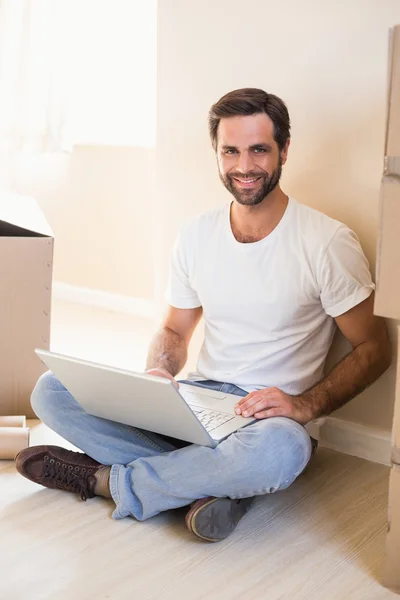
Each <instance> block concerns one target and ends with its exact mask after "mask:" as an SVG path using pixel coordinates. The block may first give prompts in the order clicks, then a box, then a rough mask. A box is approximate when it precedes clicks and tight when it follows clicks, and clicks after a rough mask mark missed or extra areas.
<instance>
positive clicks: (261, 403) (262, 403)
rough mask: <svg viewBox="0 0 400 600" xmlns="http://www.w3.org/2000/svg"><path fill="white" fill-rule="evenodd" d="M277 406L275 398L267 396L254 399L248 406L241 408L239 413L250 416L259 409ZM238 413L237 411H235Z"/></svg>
mask: <svg viewBox="0 0 400 600" xmlns="http://www.w3.org/2000/svg"><path fill="white" fill-rule="evenodd" d="M276 406H277V402H276V400H272V399H268V398H258V399H254V400H253V403H252V404H250V405H249V406H247V407H245V408H244V409H241V412H240V414H241V415H242V416H243V417H251V416H253V415H254V413H256V412H259V411H261V410H265V409H268V408H273V407H276ZM237 414H238V413H237Z"/></svg>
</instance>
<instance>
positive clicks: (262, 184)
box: [218, 157, 282, 206]
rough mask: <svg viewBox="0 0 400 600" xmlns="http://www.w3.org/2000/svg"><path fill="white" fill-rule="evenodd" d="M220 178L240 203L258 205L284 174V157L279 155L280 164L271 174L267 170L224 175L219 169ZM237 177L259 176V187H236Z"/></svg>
mask: <svg viewBox="0 0 400 600" xmlns="http://www.w3.org/2000/svg"><path fill="white" fill-rule="evenodd" d="M218 173H219V178H220V180H221V181H222V183H223V184H224V186H225V187H226V189H227V190H228V192H230V193H231V194H232V196H233V197H234V198H235V200H236V201H237V202H239V204H242V205H243V206H256V205H257V204H260V202H262V201H263V200H264V198H266V197H267V196H268V194H270V193H271V192H272V191H273V190H274V189H275V188H276V186H277V185H278V183H279V180H280V178H281V175H282V158H281V157H279V161H278V166H277V168H276V169H275V171H273V172H272V173H271V175H269V174H268V173H267V172H266V171H262V170H261V171H249V172H248V173H246V174H243V173H235V172H233V173H226V175H225V176H224V175H222V173H221V171H220V170H218ZM235 177H240V179H256V178H259V183H258V187H257V189H253V190H252V189H247V190H246V189H243V188H239V187H236V183H235V179H234V178H235Z"/></svg>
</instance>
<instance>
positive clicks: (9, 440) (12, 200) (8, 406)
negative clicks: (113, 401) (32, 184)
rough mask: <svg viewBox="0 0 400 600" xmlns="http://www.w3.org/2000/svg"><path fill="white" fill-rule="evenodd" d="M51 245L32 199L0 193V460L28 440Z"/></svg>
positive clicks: (46, 318) (43, 343) (46, 341)
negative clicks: (36, 350) (27, 425)
mask: <svg viewBox="0 0 400 600" xmlns="http://www.w3.org/2000/svg"><path fill="white" fill-rule="evenodd" d="M53 245H54V239H53V234H52V232H51V229H50V227H49V225H48V223H47V222H46V220H45V218H44V216H43V214H42V212H41V211H40V209H39V207H38V205H37V203H36V202H35V200H33V199H32V198H27V197H21V196H18V195H16V194H8V193H7V194H4V193H2V194H1V193H0V282H1V285H0V306H1V311H0V353H1V354H0V356H1V360H0V459H3V458H4V459H5V458H14V456H15V455H16V454H17V453H18V451H19V450H21V449H22V448H24V447H26V446H27V445H28V443H29V430H28V429H27V428H26V422H25V417H26V416H27V417H34V416H35V415H34V413H33V411H32V409H31V406H30V396H31V393H32V389H33V387H34V385H35V383H36V381H37V380H38V378H39V377H40V375H41V373H43V371H44V367H43V364H42V363H41V362H40V360H39V358H38V357H37V356H36V354H35V348H44V349H48V348H49V345H50V308H51V288H52V273H53ZM11 417H13V418H11Z"/></svg>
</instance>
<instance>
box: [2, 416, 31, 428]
mask: <svg viewBox="0 0 400 600" xmlns="http://www.w3.org/2000/svg"><path fill="white" fill-rule="evenodd" d="M0 427H26V417H25V416H24V415H15V416H12V417H0Z"/></svg>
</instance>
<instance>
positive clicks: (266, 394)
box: [235, 387, 315, 425]
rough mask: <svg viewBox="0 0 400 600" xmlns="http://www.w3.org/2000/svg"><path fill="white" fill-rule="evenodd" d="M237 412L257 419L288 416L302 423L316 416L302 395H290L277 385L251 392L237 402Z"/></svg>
mask: <svg viewBox="0 0 400 600" xmlns="http://www.w3.org/2000/svg"><path fill="white" fill-rule="evenodd" d="M235 412H236V414H238V415H240V414H241V415H242V417H251V416H254V417H255V418H256V419H268V418H269V417H288V418H289V419H293V421H297V422H298V423H300V424H301V425H305V424H306V423H309V422H310V421H312V420H313V419H314V418H315V416H314V415H313V412H312V407H311V406H310V405H309V403H308V402H306V401H305V400H304V399H303V398H302V397H301V396H289V394H285V392H282V390H280V389H279V388H276V387H270V388H265V389H263V390H257V391H255V392H250V394H248V395H247V396H245V397H244V398H241V399H240V400H239V402H237V403H236V404H235Z"/></svg>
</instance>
